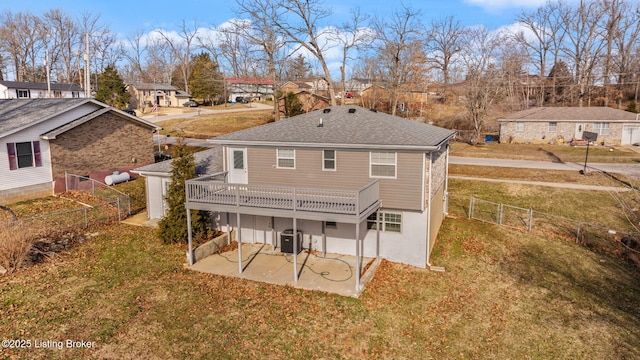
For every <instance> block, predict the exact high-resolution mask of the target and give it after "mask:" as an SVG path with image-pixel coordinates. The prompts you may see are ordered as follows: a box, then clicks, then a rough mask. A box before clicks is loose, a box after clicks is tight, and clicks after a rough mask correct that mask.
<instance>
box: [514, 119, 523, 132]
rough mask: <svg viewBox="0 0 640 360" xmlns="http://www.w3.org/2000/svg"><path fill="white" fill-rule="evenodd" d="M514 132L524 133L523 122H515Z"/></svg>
mask: <svg viewBox="0 0 640 360" xmlns="http://www.w3.org/2000/svg"><path fill="white" fill-rule="evenodd" d="M516 131H524V122H523V121H516Z"/></svg>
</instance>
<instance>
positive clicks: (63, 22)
mask: <svg viewBox="0 0 640 360" xmlns="http://www.w3.org/2000/svg"><path fill="white" fill-rule="evenodd" d="M44 22H45V24H44V29H45V31H46V33H47V36H46V43H47V45H46V46H47V49H48V50H49V58H50V63H51V72H52V77H53V78H56V79H57V80H58V81H62V82H65V83H72V84H74V83H78V84H79V83H80V78H79V77H78V71H79V68H80V63H79V62H80V60H81V59H82V57H81V50H80V49H79V47H80V45H81V44H82V41H81V36H80V30H79V29H78V25H77V24H76V22H75V21H74V20H73V18H71V17H70V16H69V15H66V14H64V13H63V12H62V11H60V10H58V9H54V10H50V11H48V12H47V13H45V14H44Z"/></svg>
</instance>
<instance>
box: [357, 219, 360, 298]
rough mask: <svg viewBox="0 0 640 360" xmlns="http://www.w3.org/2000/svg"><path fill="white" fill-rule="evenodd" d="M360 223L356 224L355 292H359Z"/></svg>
mask: <svg viewBox="0 0 640 360" xmlns="http://www.w3.org/2000/svg"><path fill="white" fill-rule="evenodd" d="M360 270H361V260H360V223H357V224H356V292H358V291H360Z"/></svg>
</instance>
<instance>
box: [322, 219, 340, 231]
mask: <svg viewBox="0 0 640 360" xmlns="http://www.w3.org/2000/svg"><path fill="white" fill-rule="evenodd" d="M324 226H325V228H327V229H337V228H338V223H337V222H335V221H326V222H325V223H324Z"/></svg>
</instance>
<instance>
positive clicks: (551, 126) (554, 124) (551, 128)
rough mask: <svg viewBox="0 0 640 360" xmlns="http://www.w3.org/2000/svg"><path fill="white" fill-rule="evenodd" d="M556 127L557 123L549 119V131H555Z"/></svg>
mask: <svg viewBox="0 0 640 360" xmlns="http://www.w3.org/2000/svg"><path fill="white" fill-rule="evenodd" d="M557 128H558V123H557V122H555V121H551V122H549V132H556V129H557Z"/></svg>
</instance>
